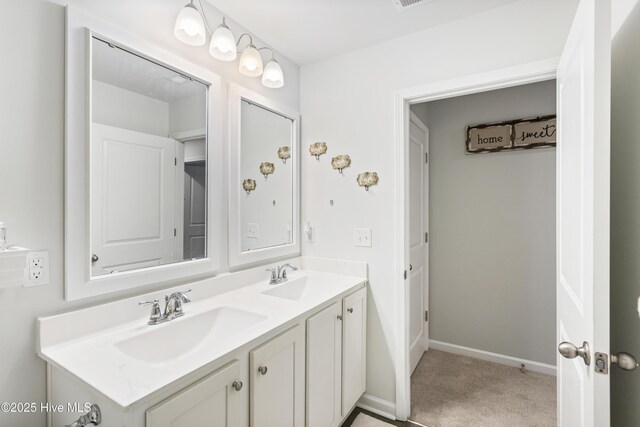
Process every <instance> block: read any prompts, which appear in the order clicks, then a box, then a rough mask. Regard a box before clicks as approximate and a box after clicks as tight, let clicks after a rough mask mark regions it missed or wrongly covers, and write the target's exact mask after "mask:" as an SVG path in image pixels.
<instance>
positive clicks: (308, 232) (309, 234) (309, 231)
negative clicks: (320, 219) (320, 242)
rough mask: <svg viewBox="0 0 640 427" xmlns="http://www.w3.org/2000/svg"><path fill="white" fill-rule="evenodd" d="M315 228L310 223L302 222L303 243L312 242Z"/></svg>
mask: <svg viewBox="0 0 640 427" xmlns="http://www.w3.org/2000/svg"><path fill="white" fill-rule="evenodd" d="M315 234H316V228H315V227H314V226H313V225H311V223H308V222H307V223H305V224H304V241H305V243H313V241H314V240H315Z"/></svg>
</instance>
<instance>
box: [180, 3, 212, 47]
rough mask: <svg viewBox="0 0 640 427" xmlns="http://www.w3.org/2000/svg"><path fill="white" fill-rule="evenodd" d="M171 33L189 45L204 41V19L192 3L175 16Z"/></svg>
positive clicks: (196, 44)
mask: <svg viewBox="0 0 640 427" xmlns="http://www.w3.org/2000/svg"><path fill="white" fill-rule="evenodd" d="M173 34H174V35H175V36H176V38H177V39H178V40H180V41H181V42H182V43H185V44H188V45H190V46H202V45H203V44H204V43H205V41H206V38H207V37H206V33H205V29H204V20H203V19H202V15H201V14H200V12H199V11H198V9H196V7H195V6H194V5H193V4H192V3H188V4H187V5H186V6H185V7H183V8H182V10H181V11H180V13H179V14H178V17H177V18H176V25H175V27H174V29H173Z"/></svg>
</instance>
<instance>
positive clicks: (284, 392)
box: [249, 326, 305, 427]
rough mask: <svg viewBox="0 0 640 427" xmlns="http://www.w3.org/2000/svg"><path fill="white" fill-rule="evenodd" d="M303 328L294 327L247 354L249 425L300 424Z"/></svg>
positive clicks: (290, 426)
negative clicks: (249, 405) (249, 383)
mask: <svg viewBox="0 0 640 427" xmlns="http://www.w3.org/2000/svg"><path fill="white" fill-rule="evenodd" d="M304 338H305V331H304V328H302V327H300V326H295V327H293V328H291V329H289V330H288V331H286V332H283V333H282V334H280V335H278V336H277V337H275V338H273V339H272V340H271V341H269V342H267V343H265V344H263V345H261V346H260V347H258V348H257V349H255V350H252V351H251V352H250V353H249V369H250V373H251V374H250V381H251V385H250V389H251V393H250V401H251V410H250V419H251V427H274V426H278V427H303V426H304V406H305V398H304V381H305V366H304V365H305V352H304Z"/></svg>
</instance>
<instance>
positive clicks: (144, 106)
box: [91, 80, 204, 137]
mask: <svg viewBox="0 0 640 427" xmlns="http://www.w3.org/2000/svg"><path fill="white" fill-rule="evenodd" d="M92 85H93V86H92V88H91V89H92V95H91V96H92V98H91V114H92V120H93V122H94V123H101V124H103V125H108V126H114V127H117V128H121V129H129V130H133V131H136V132H142V133H148V134H151V135H158V136H163V137H167V136H169V103H167V102H164V101H161V100H159V99H155V98H151V97H149V96H144V95H141V94H139V93H135V92H132V91H130V90H126V89H122V88H119V87H117V86H113V85H110V84H107V83H103V82H101V81H98V80H93V82H92ZM203 109H204V108H203Z"/></svg>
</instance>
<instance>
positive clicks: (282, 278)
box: [266, 263, 298, 285]
mask: <svg viewBox="0 0 640 427" xmlns="http://www.w3.org/2000/svg"><path fill="white" fill-rule="evenodd" d="M287 268H290V269H291V270H294V271H295V270H297V269H298V267H296V266H295V265H291V264H289V263H287V264H284V265H281V266H278V267H276V268H267V270H266V271H270V272H271V278H270V279H269V284H270V285H277V284H280V283H284V282H286V281H287V280H288V278H287Z"/></svg>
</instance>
